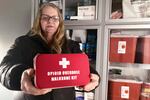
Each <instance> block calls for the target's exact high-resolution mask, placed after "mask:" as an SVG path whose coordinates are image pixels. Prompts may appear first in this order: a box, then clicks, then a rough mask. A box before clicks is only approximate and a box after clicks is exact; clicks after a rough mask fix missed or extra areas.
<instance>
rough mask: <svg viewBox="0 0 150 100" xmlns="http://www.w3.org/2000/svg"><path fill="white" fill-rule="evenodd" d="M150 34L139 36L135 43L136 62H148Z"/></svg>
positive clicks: (149, 58) (149, 60)
mask: <svg viewBox="0 0 150 100" xmlns="http://www.w3.org/2000/svg"><path fill="white" fill-rule="evenodd" d="M149 51H150V35H145V36H141V37H140V38H139V39H138V44H137V60H136V62H137V63H145V64H150V54H149Z"/></svg>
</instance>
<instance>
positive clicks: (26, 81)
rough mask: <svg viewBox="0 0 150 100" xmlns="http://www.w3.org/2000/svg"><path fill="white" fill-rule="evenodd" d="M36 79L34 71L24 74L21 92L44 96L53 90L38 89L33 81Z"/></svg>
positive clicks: (31, 69) (29, 70) (28, 70)
mask: <svg viewBox="0 0 150 100" xmlns="http://www.w3.org/2000/svg"><path fill="white" fill-rule="evenodd" d="M33 77H34V69H33V68H30V69H27V70H25V71H24V72H23V74H22V77H21V90H22V91H24V92H25V93H27V94H32V95H43V94H46V93H48V92H50V91H52V89H38V88H36V87H35V86H34V85H33V84H32V79H33Z"/></svg>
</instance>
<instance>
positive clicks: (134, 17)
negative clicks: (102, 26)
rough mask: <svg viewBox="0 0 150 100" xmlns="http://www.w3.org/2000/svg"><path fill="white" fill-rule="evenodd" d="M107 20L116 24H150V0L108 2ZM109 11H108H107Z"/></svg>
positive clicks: (109, 0)
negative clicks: (114, 21)
mask: <svg viewBox="0 0 150 100" xmlns="http://www.w3.org/2000/svg"><path fill="white" fill-rule="evenodd" d="M106 6H107V7H108V8H109V11H106V12H107V20H108V19H110V20H112V19H113V20H114V19H122V20H118V21H117V20H116V22H118V23H120V21H121V22H125V23H127V22H138V23H145V22H150V0H107V3H106ZM106 10H107V9H106Z"/></svg>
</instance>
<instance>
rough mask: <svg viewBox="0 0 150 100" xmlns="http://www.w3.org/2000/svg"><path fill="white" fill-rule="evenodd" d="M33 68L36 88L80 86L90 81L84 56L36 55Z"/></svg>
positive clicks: (87, 63)
mask: <svg viewBox="0 0 150 100" xmlns="http://www.w3.org/2000/svg"><path fill="white" fill-rule="evenodd" d="M34 68H35V85H36V87H37V88H62V87H73V86H82V85H85V84H87V83H88V82H89V81H90V70H89V61H88V57H87V56H86V55H85V54H38V55H37V56H36V57H35V58H34Z"/></svg>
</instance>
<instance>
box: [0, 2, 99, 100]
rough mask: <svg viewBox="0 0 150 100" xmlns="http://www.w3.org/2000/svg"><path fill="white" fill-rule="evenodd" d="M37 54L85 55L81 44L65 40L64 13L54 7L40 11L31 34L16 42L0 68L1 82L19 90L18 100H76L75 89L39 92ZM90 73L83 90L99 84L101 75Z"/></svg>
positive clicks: (40, 90) (44, 5)
mask: <svg viewBox="0 0 150 100" xmlns="http://www.w3.org/2000/svg"><path fill="white" fill-rule="evenodd" d="M37 53H51V54H56V53H57V54H60V53H82V52H81V51H80V49H79V45H78V43H76V42H75V41H71V40H67V39H66V37H65V34H64V24H63V19H62V16H61V13H60V11H59V9H58V8H57V6H55V5H54V4H51V3H45V4H43V5H42V6H41V7H40V9H39V12H38V14H37V17H36V19H35V22H34V25H33V28H32V30H31V31H30V32H29V33H28V34H27V35H24V36H21V37H19V38H17V39H16V41H15V43H14V45H13V46H12V47H11V49H10V50H9V51H8V52H7V55H6V56H5V57H4V59H3V61H2V63H1V66H0V81H1V83H2V84H3V85H4V86H5V87H6V88H8V89H10V90H19V91H18V92H17V94H16V97H15V100H75V91H74V87H70V88H62V89H38V88H36V87H35V86H34V83H33V77H34V69H33V58H34V57H35V55H36V54H37ZM90 72H91V81H90V82H89V83H88V84H87V85H85V86H83V87H82V88H83V89H84V90H85V91H91V90H93V89H95V88H96V87H97V86H98V84H99V80H100V79H99V75H98V73H97V72H96V71H95V70H94V69H92V68H90ZM20 90H21V91H20Z"/></svg>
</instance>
